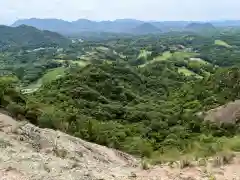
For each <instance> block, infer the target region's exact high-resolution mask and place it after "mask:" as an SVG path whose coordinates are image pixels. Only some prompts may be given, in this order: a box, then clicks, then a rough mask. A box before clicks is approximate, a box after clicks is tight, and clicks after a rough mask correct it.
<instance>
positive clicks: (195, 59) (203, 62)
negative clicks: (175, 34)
mask: <svg viewBox="0 0 240 180" xmlns="http://www.w3.org/2000/svg"><path fill="white" fill-rule="evenodd" d="M190 61H196V62H199V63H200V64H209V62H207V61H205V60H203V59H201V58H190Z"/></svg>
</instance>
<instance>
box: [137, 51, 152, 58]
mask: <svg viewBox="0 0 240 180" xmlns="http://www.w3.org/2000/svg"><path fill="white" fill-rule="evenodd" d="M151 53H152V52H151V51H146V50H141V51H140V54H139V55H138V58H142V57H143V58H145V59H147V57H148V56H149V55H151Z"/></svg>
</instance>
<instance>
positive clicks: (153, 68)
mask: <svg viewBox="0 0 240 180" xmlns="http://www.w3.org/2000/svg"><path fill="white" fill-rule="evenodd" d="M87 22H88V21H87ZM87 22H85V23H87ZM65 23H67V22H65ZM75 23H76V22H75ZM78 23H80V22H78ZM88 23H90V22H88ZM67 24H68V23H67ZM152 24H154V23H152ZM152 24H150V23H144V24H141V23H139V22H138V23H136V24H135V25H136V26H137V28H136V27H133V25H132V26H131V27H132V29H134V30H135V31H136V32H134V33H133V32H132V34H131V33H126V32H124V33H123V32H119V33H117V34H114V33H113V32H104V33H103V32H101V33H100V32H88V33H89V34H88V33H86V34H85V35H84V36H85V38H84V39H82V40H79V38H78V37H77V38H74V37H73V36H72V37H69V36H64V35H61V34H58V33H55V32H50V31H46V30H39V29H36V28H35V27H30V26H27V25H21V26H18V27H8V26H3V27H0V47H1V48H0V64H1V66H0V74H1V78H0V87H1V88H0V91H1V93H0V103H1V109H2V110H4V111H6V112H8V113H9V114H10V115H11V116H12V117H13V118H15V119H17V120H18V121H20V122H28V123H31V124H33V125H34V126H37V127H39V128H42V129H41V130H42V131H45V130H44V128H48V129H52V130H55V131H61V132H63V133H66V134H68V135H71V136H74V137H76V138H81V139H83V140H84V141H88V142H91V143H96V144H98V145H102V146H105V147H108V148H113V149H117V150H120V151H122V152H125V153H128V154H131V157H132V156H134V158H136V159H138V160H140V161H141V164H142V166H143V167H145V168H147V167H148V165H151V166H155V165H156V166H158V165H160V164H163V165H166V164H167V163H171V162H172V163H174V162H181V163H182V164H184V166H185V165H186V167H188V166H189V163H190V162H192V161H194V162H199V161H200V160H202V159H204V160H209V159H211V158H212V157H215V156H220V154H221V157H222V158H225V156H227V155H233V154H235V153H238V152H240V146H239V144H238V142H239V141H240V138H239V136H240V126H239V113H240V106H239V104H238V101H237V100H239V99H240V94H239V92H240V82H239V81H240V31H239V29H238V28H236V29H235V30H234V31H233V30H232V29H231V30H228V28H226V29H224V28H223V27H221V28H219V27H215V26H213V25H212V24H209V23H200V24H198V23H191V24H187V25H186V24H184V27H185V28H184V27H182V26H181V30H179V31H168V32H165V31H161V28H160V27H156V28H154V27H153V25H152ZM155 24H156V23H155ZM40 29H42V28H40ZM182 29H184V30H182ZM156 31H157V33H156ZM158 31H159V32H158ZM23 34H24V35H23ZM93 34H94V35H93ZM229 104H230V105H229ZM232 104H234V105H232ZM228 108H229V109H228ZM219 111H220V112H219ZM229 113H230V115H229ZM232 114H234V115H232ZM209 117H210V119H208V118H209ZM212 117H214V118H212ZM226 117H228V118H226ZM49 131H51V130H49ZM51 132H52V131H51ZM64 136H65V135H64ZM72 138H73V137H72ZM16 143H17V142H16ZM102 146H101V147H102ZM99 147H100V146H99ZM28 151H30V150H29V149H28ZM222 154H224V155H222ZM225 154H227V155H225ZM49 156H50V155H49ZM51 156H52V155H51ZM55 160H57V159H55ZM66 161H69V162H70V160H69V159H68V160H66ZM91 161H93V160H92V159H91ZM109 161H110V160H109ZM119 161H121V160H119ZM121 162H122V161H121ZM103 164H104V163H103ZM143 167H142V168H143ZM153 172H154V171H153ZM44 173H45V172H44ZM128 173H129V172H128ZM0 174H1V172H0ZM64 177H67V176H65V175H64Z"/></svg>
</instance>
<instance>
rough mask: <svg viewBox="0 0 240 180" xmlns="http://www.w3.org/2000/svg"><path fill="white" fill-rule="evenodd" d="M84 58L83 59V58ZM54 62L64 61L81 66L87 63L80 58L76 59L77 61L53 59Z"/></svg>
mask: <svg viewBox="0 0 240 180" xmlns="http://www.w3.org/2000/svg"><path fill="white" fill-rule="evenodd" d="M84 60H85V59H84ZM55 61H56V62H60V63H65V62H69V63H71V64H77V65H79V66H81V67H84V66H86V65H88V64H89V63H88V62H86V61H82V60H78V61H73V60H55Z"/></svg>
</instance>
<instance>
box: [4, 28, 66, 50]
mask: <svg viewBox="0 0 240 180" xmlns="http://www.w3.org/2000/svg"><path fill="white" fill-rule="evenodd" d="M69 43H70V40H69V39H67V38H66V37H64V36H62V35H60V34H58V33H56V32H51V31H49V30H39V29H37V28H35V27H33V26H27V25H20V26H17V27H10V26H4V25H1V26H0V44H1V46H2V47H1V48H2V49H4V48H11V47H20V46H21V47H26V46H28V47H32V48H35V47H36V48H38V47H43V46H49V47H50V46H62V45H64V44H66V45H67V44H69Z"/></svg>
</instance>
